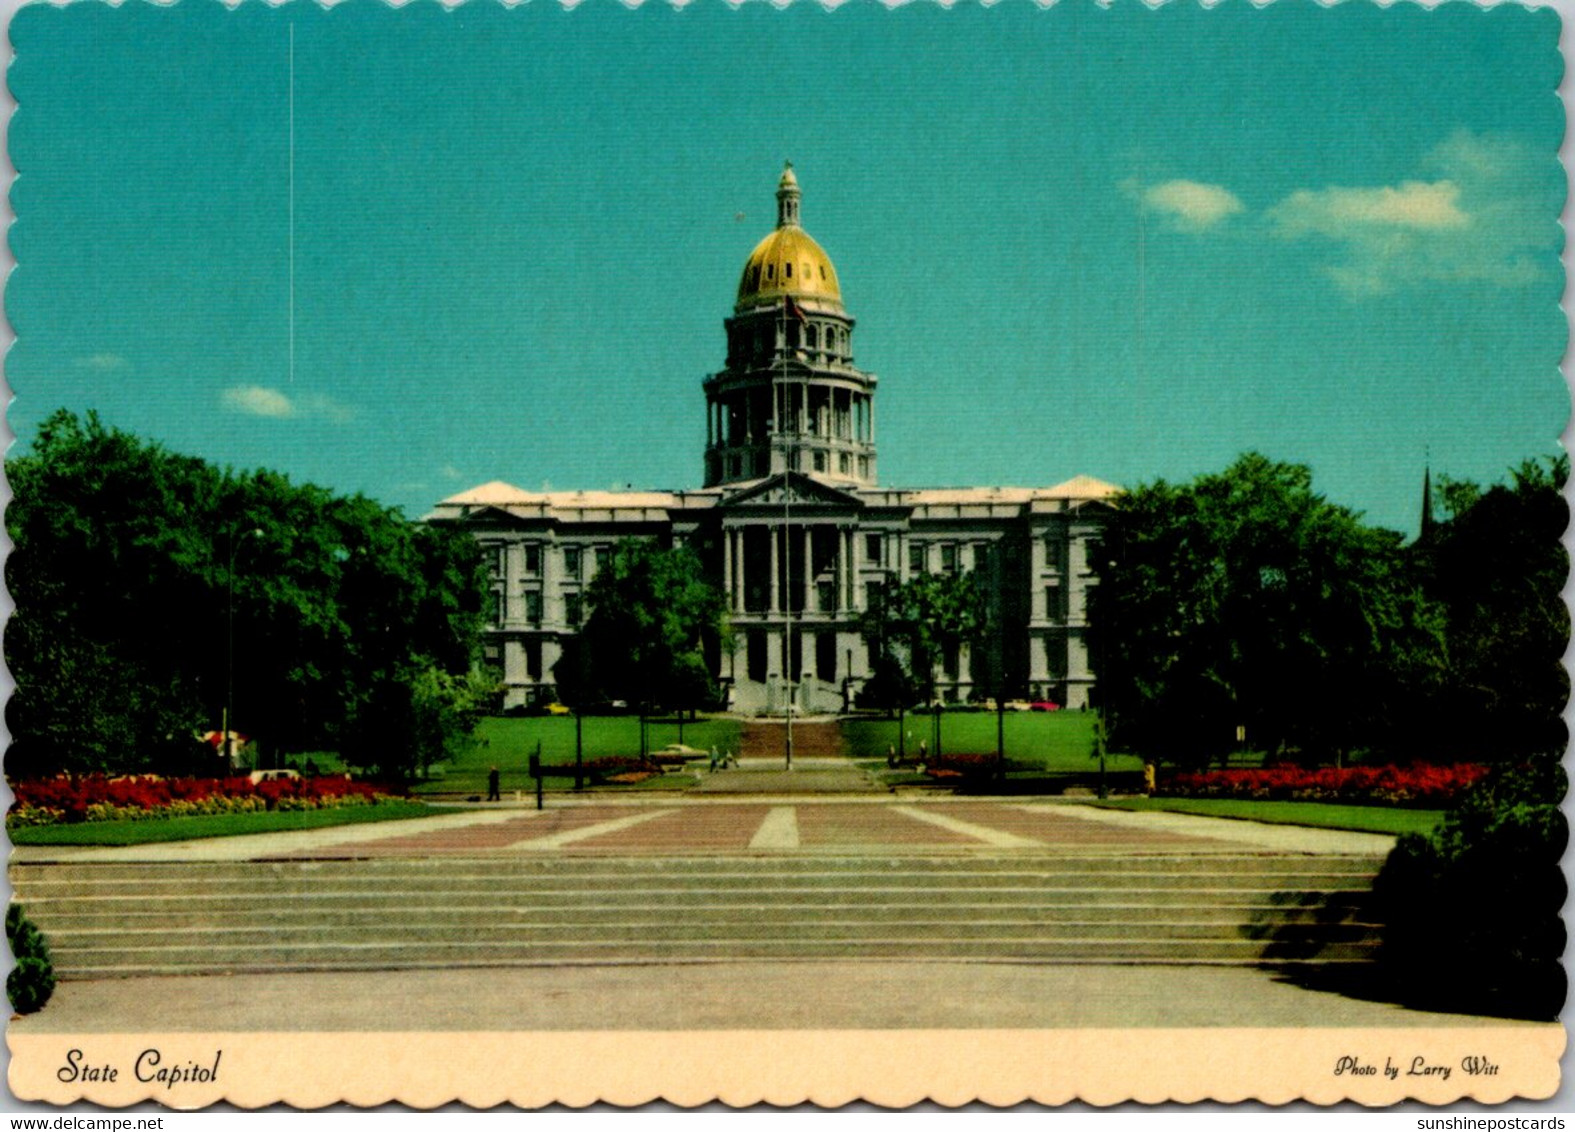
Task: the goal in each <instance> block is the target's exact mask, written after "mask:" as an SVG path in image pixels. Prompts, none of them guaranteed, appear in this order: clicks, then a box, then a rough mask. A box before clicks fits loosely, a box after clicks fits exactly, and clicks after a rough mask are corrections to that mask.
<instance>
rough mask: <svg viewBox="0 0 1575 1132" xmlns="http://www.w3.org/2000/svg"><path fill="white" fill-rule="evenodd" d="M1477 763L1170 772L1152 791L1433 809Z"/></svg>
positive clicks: (1465, 784) (1477, 773) (1469, 779)
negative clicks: (1157, 787) (1174, 773)
mask: <svg viewBox="0 0 1575 1132" xmlns="http://www.w3.org/2000/svg"><path fill="white" fill-rule="evenodd" d="M1487 772H1488V768H1487V767H1485V766H1482V765H1480V764H1477V763H1460V764H1457V765H1454V766H1427V765H1424V764H1420V763H1418V764H1416V765H1413V766H1355V767H1343V768H1338V769H1337V768H1335V767H1319V768H1317V769H1315V770H1305V769H1303V768H1301V767H1272V768H1269V769H1266V770H1212V771H1205V772H1201V773H1196V774H1176V775H1171V776H1169V777H1167V778H1166V779H1164V780H1163V781H1162V782H1161V783H1160V784H1159V789H1158V790H1157V791H1156V793H1157V794H1158V795H1160V796H1161V797H1167V798H1249V799H1257V800H1260V801H1275V802H1342V803H1346V804H1350V805H1389V806H1418V807H1423V808H1439V807H1446V806H1450V805H1453V804H1454V803H1455V802H1457V801H1459V799H1460V796H1461V795H1462V794H1463V793H1465V791H1466V789H1467V788H1469V787H1470V786H1471V785H1472V784H1473V783H1475V782H1477V781H1478V780H1479V779H1481V778H1482V777H1483V776H1484V775H1485V774H1487Z"/></svg>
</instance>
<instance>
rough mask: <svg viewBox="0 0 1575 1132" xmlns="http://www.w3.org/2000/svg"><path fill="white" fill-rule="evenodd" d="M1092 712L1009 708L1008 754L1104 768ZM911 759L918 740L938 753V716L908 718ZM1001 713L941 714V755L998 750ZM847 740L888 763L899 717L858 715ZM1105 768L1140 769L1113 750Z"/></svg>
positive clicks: (1068, 768)
mask: <svg viewBox="0 0 1575 1132" xmlns="http://www.w3.org/2000/svg"><path fill="white" fill-rule="evenodd" d="M1094 719H1095V716H1094V714H1093V713H1092V712H1081V711H1054V712H1038V711H1009V712H1006V713H1005V714H1004V715H1003V716H1002V723H1003V724H1004V730H1005V739H1006V757H1007V758H1008V759H1009V760H1011V761H1012V762H1013V763H1016V764H1019V765H1022V764H1037V765H1038V766H1039V767H1040V768H1041V769H1042V770H1043V771H1047V772H1050V773H1057V774H1066V773H1076V774H1089V773H1092V772H1094V771H1096V770H1098V768H1099V764H1098V762H1097V761H1096V760H1094V759H1092V758H1090V757H1089V752H1090V751H1091V750H1092V749H1093V743H1094ZM902 725H903V730H904V731H905V732H906V733H907V738H906V748H907V754H908V756H909V757H910V758H912V757H913V756H915V755H916V754H917V753H918V749H919V741H920V740H921V739H922V740H924V741H925V742H926V743H928V744H929V749H930V751H931V752H932V753H933V752H934V750H935V740H934V716H932V715H929V714H923V715H909V716H906V717H905V718H904V719H903V721H902ZM995 732H996V715H995V713H994V712H988V711H970V712H942V713H941V753H942V754H948V753H950V754H958V755H962V754H969V755H984V754H993V753H994V752H995ZM842 737H843V743H844V746H845V748H846V750H847V753H848V754H849V755H851V756H852V757H853V758H855V759H879V760H881V761H882V762H884V760H885V758H886V747H887V745H888V744H891V745H896V743H897V721H896V720H894V719H890V720H888V719H857V720H849V721H847V722H845V723H844V724H843V725H842ZM1105 766H1106V769H1107V770H1111V771H1141V770H1142V769H1143V763H1142V760H1141V759H1139V758H1138V757H1137V756H1136V755H1123V754H1110V755H1108V756H1106V761H1105Z"/></svg>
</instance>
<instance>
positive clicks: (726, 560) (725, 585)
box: [722, 527, 738, 609]
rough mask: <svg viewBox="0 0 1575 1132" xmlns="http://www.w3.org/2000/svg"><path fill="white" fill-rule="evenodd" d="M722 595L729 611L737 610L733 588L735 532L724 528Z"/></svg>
mask: <svg viewBox="0 0 1575 1132" xmlns="http://www.w3.org/2000/svg"><path fill="white" fill-rule="evenodd" d="M722 594H723V601H724V602H725V603H726V605H727V608H728V609H737V608H738V603H737V601H735V600H734V595H735V590H734V588H733V532H732V531H730V530H728V529H727V528H726V527H723V528H722Z"/></svg>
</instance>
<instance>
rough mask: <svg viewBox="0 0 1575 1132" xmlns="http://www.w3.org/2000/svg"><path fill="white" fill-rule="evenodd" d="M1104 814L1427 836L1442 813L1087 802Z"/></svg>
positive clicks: (1171, 801)
mask: <svg viewBox="0 0 1575 1132" xmlns="http://www.w3.org/2000/svg"><path fill="white" fill-rule="evenodd" d="M1088 805H1091V806H1100V807H1103V808H1104V809H1107V810H1138V811H1165V812H1169V813H1178V814H1201V815H1202V816H1204V817H1211V818H1239V819H1243V820H1246V821H1262V822H1271V823H1274V824H1276V825H1308V826H1314V827H1317V828H1319V829H1349V830H1355V831H1357V832H1359V833H1391V834H1401V833H1431V832H1432V830H1433V828H1434V827H1435V826H1437V825H1438V823H1439V822H1441V821H1443V820H1444V811H1443V810H1406V809H1398V808H1395V807H1389V806H1337V805H1331V804H1328V803H1325V802H1253V801H1248V800H1244V799H1240V798H1111V799H1108V800H1106V801H1103V802H1093V801H1091V802H1089V803H1088Z"/></svg>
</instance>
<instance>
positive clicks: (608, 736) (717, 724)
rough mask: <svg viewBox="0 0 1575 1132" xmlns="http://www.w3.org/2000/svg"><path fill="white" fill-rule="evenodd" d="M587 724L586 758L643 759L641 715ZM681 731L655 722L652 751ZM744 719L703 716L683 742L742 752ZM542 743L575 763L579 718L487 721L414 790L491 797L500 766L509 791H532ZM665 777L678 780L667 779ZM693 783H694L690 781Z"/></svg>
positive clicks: (555, 758)
mask: <svg viewBox="0 0 1575 1132" xmlns="http://www.w3.org/2000/svg"><path fill="white" fill-rule="evenodd" d="M582 722H583V737H584V738H583V741H584V750H585V758H586V759H594V758H600V757H601V756H603V755H630V756H634V755H638V754H639V753H640V717H639V716H636V715H607V716H601V715H588V716H586V717H585V719H584V720H583V721H582ZM678 734H679V728H678V723H677V721H676V720H674V719H671V718H663V719H653V720H652V721H651V722H650V723H649V724H648V735H649V742H650V746H651V750H653V751H655V750H660V749H661V748H662V747H665V746H667V745H668V744H670V743H676V742H678V741H679V738H678ZM738 735H739V725H738V721H737V720H734V719H707V718H705V717H704V716H702V717H701V718H700V719H698V720H695V721H693V722H689V721H685V723H684V725H683V742H684V743H685V744H686V745H688V746H690V747H696V748H699V749H700V750H702V751H709V750H710V749H711V748H712V747H713V746H715V747H716V748H717V749H718V750H732V751H734V752H735V753H736V752H737V751H738ZM538 742H540V743H541V760H542V762H544V763H547V764H548V765H564V766H567V765H569V764H571V763H573V762H574V717H573V716H566V715H546V716H494V717H489V718H487V719H484V720H482V721H481V725H480V726H479V727H478V728H477V729H476V741H475V743H473V744H472V745H471V746H470V748H469V749H468V750H466V752H465V753H464V754H463V755H461V756H460V757H459V758H457V759H455V760H454V761H453V762H451V763H448V764H447V765H446V766H445V767H444V768H443V774H442V777H440V778H438V777H434V778H432V779H429V780H428V781H426V782H418V783H416V784H415V786H414V787H412V792H413V793H415V794H418V795H419V794H456V793H457V794H467V795H468V794H480V795H482V796H483V797H485V796H486V793H487V772H488V771H489V770H490V769H491V768H492V767H494V766H495V767H497V768H498V776H499V784H500V788H501V789H502V790H504V791H505V792H513V791H515V790H519V791H524V792H532V791H534V790H535V788H536V787H535V783H534V782H533V781H532V779H531V777H530V771H529V766H530V756H531V755H532V754H534V753H535V751H536V744H537V743H538ZM662 778H663V779H670V778H672V776H669V775H663V776H662ZM685 783H688V784H692V780H688V779H686V780H685ZM565 784H568V785H569V786H571V787H572V786H573V782H572V780H569V779H548V780H547V789H548V790H552V789H554V787H558V788H561V787H562V786H563V785H565ZM670 784H672V783H671V782H658V781H657V780H654V779H653V780H651V782H650V783H647V784H646V787H647V789H650V788H653V787H654V786H663V785H670Z"/></svg>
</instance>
